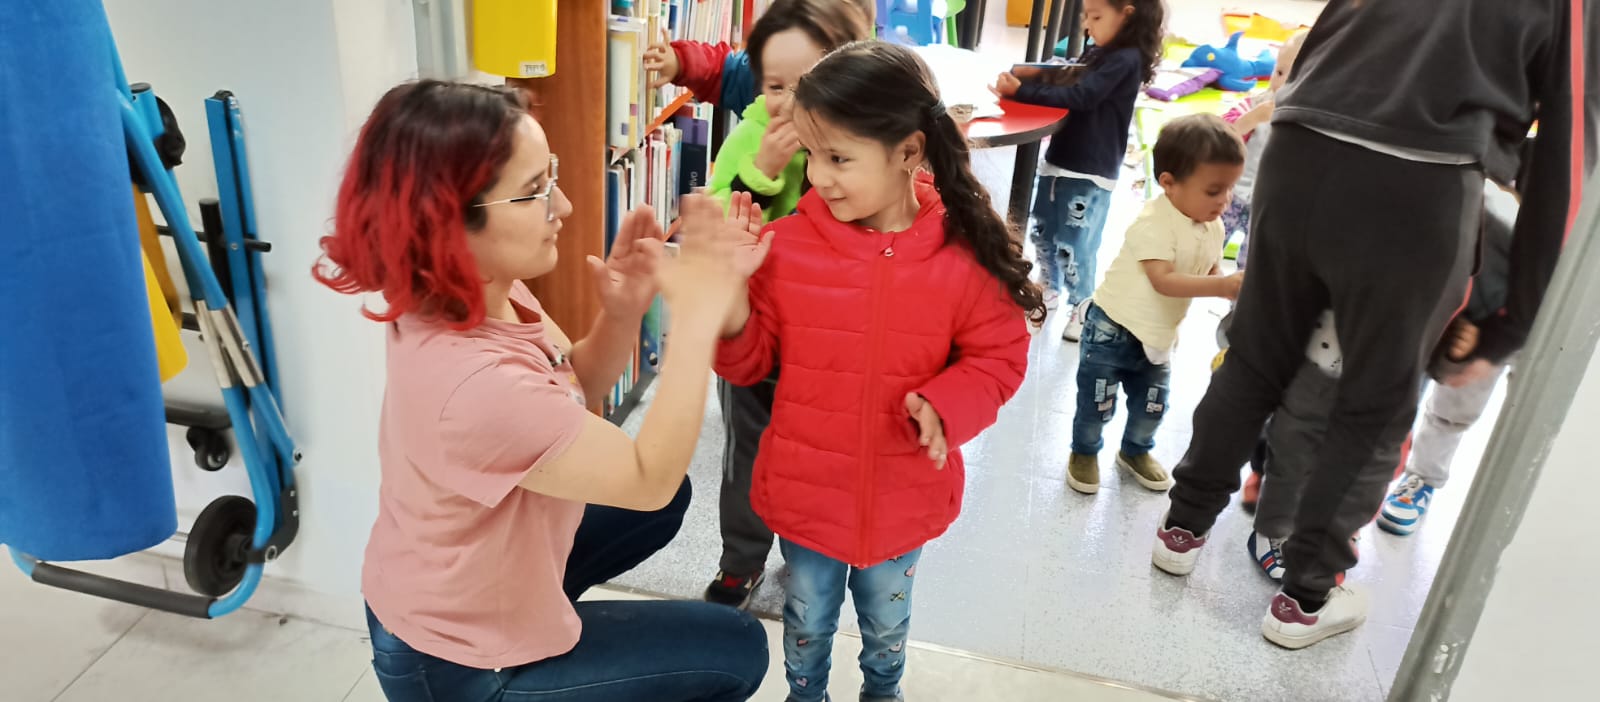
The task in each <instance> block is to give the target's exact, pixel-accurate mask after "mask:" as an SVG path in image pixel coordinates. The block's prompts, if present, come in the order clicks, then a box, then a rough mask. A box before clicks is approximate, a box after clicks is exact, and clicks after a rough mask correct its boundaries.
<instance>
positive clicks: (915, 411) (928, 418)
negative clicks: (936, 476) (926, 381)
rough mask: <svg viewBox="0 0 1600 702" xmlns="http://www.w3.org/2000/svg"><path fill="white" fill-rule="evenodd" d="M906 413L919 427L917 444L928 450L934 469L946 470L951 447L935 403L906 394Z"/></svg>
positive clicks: (915, 395) (912, 394) (918, 396)
mask: <svg viewBox="0 0 1600 702" xmlns="http://www.w3.org/2000/svg"><path fill="white" fill-rule="evenodd" d="M906 411H907V412H909V413H910V414H911V421H913V422H915V423H916V425H917V443H918V444H921V445H922V446H923V447H924V448H926V449H928V458H929V459H931V460H932V461H933V463H934V467H935V468H937V469H939V470H944V461H945V457H946V456H947V455H948V454H949V451H950V447H949V446H948V445H946V443H945V439H944V420H942V419H940V418H939V412H938V410H935V409H934V408H933V403H931V402H928V401H927V399H925V398H923V397H922V396H921V395H918V394H916V393H914V392H912V393H906Z"/></svg>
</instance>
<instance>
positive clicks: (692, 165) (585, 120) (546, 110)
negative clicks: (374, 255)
mask: <svg viewBox="0 0 1600 702" xmlns="http://www.w3.org/2000/svg"><path fill="white" fill-rule="evenodd" d="M766 4H767V3H766V2H764V1H761V0H634V1H632V2H628V1H625V0H618V1H617V2H612V0H561V3H560V10H559V13H560V14H559V16H558V19H557V25H558V29H559V32H558V36H559V39H558V41H557V44H556V67H557V68H556V72H555V73H554V74H553V75H551V76H549V77H545V78H507V79H506V82H507V84H509V85H513V86H516V87H518V88H520V89H522V90H523V91H525V92H527V93H528V95H529V97H530V102H531V104H532V105H533V112H534V116H535V117H536V118H538V120H539V123H540V124H541V125H542V126H543V127H544V129H545V132H546V134H547V135H548V137H549V140H550V145H551V148H552V150H553V151H555V152H556V153H558V154H559V155H560V156H561V171H562V172H561V188H562V190H563V191H564V192H565V193H566V194H567V197H568V199H570V200H571V201H572V208H573V209H572V214H571V215H570V216H569V217H568V218H567V220H566V225H565V226H564V227H563V228H562V236H561V239H560V241H559V242H558V243H557V247H558V250H559V252H560V263H559V264H557V267H556V270H555V271H553V272H552V273H550V274H548V275H546V276H544V277H542V278H539V279H537V280H531V281H527V282H528V285H529V287H530V289H532V290H533V293H534V295H536V296H538V298H539V301H540V302H541V303H542V304H543V305H544V307H545V309H546V311H548V312H549V314H550V315H551V316H552V318H554V319H556V320H557V321H558V322H560V323H561V325H562V327H563V328H564V329H566V330H567V332H568V334H569V335H570V336H572V337H573V338H575V339H576V338H582V337H583V336H586V335H587V334H588V333H589V331H590V327H591V326H592V324H593V322H594V319H595V316H596V315H597V314H599V312H600V301H599V298H598V296H597V294H596V293H595V290H594V281H592V280H590V277H589V272H588V269H587V267H586V266H585V265H584V259H585V258H586V257H588V256H599V257H602V258H603V257H604V256H605V255H606V252H607V250H608V246H609V242H610V240H611V237H612V236H614V234H615V231H616V226H617V224H618V222H619V221H620V219H621V216H622V215H624V214H626V213H627V212H628V211H629V210H632V209H633V208H635V207H637V206H638V205H639V204H644V203H648V204H650V205H652V206H653V207H655V209H656V211H657V213H658V217H659V218H660V221H661V224H662V228H663V229H664V230H667V231H671V225H672V220H673V219H674V218H675V217H676V209H677V202H678V198H679V196H680V194H681V193H682V192H686V191H687V190H688V189H689V188H690V187H693V186H699V185H703V184H704V183H706V182H707V180H708V177H709V170H710V157H711V155H712V153H711V143H710V141H711V133H710V132H711V125H712V123H713V122H715V121H716V119H715V116H714V114H713V111H712V109H711V108H710V106H708V105H700V104H696V103H693V102H691V101H688V100H687V99H685V98H684V96H683V94H682V91H681V89H676V88H670V87H669V88H666V89H661V90H650V89H649V88H648V86H647V80H648V78H647V76H645V74H644V71H643V67H642V53H643V51H644V49H645V48H647V47H648V45H649V43H650V41H651V39H652V38H657V37H660V36H661V35H662V33H663V32H665V33H666V34H668V35H669V36H670V37H671V38H673V39H697V40H702V41H709V42H713V43H715V42H728V43H730V44H738V43H740V41H741V39H742V37H743V32H742V27H743V26H744V24H745V23H746V22H748V21H750V20H748V19H746V18H749V17H752V16H754V13H755V11H757V10H759V9H760V8H762V7H764V6H765V5H766ZM709 97H711V98H712V99H715V97H716V96H709ZM619 129H621V130H622V132H619ZM663 316H664V311H663V310H662V309H661V306H660V301H659V300H658V301H657V305H656V308H655V309H654V310H653V311H652V316H647V318H646V322H645V325H644V329H643V333H642V334H641V349H640V353H639V359H638V362H637V363H636V364H635V367H634V368H633V369H632V370H631V371H630V372H629V373H628V374H626V375H625V376H624V378H623V382H622V383H621V384H619V387H618V388H617V389H616V391H614V392H613V393H611V395H610V396H609V397H604V398H590V410H591V411H594V412H596V413H598V414H601V415H602V416H605V417H606V418H607V419H609V420H611V421H612V422H614V423H616V424H619V425H620V424H621V423H622V422H623V421H625V420H626V418H627V416H628V414H629V413H631V412H632V411H633V410H634V409H635V408H637V407H638V405H639V402H640V400H641V399H642V398H643V396H644V393H645V391H646V390H648V389H649V387H650V384H651V383H652V382H653V381H654V379H655V373H654V363H655V362H658V361H659V359H660V354H661V345H662V337H661V332H662V331H663V330H664V328H665V320H664V319H663Z"/></svg>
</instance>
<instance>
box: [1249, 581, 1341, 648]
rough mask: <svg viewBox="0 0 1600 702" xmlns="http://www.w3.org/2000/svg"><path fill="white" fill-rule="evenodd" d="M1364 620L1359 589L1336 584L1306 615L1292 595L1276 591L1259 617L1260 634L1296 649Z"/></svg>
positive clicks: (1280, 644) (1336, 634)
mask: <svg viewBox="0 0 1600 702" xmlns="http://www.w3.org/2000/svg"><path fill="white" fill-rule="evenodd" d="M1366 621H1367V596H1366V595H1365V594H1364V593H1362V592H1361V591H1359V590H1356V589H1354V588H1350V587H1345V586H1343V585H1341V586H1339V587H1336V588H1334V589H1333V591H1332V592H1329V593H1328V601H1327V602H1325V603H1323V605H1322V609H1319V610H1317V611H1315V612H1312V613H1310V614H1307V613H1306V612H1305V610H1304V609H1302V608H1301V607H1300V603H1299V602H1298V601H1296V600H1295V599H1294V598H1293V597H1290V596H1288V595H1285V594H1283V593H1282V592H1279V593H1278V595H1277V596H1276V597H1274V598H1272V605H1271V606H1270V607H1268V608H1267V615H1266V616H1265V617H1262V619H1261V635H1262V636H1265V637H1267V640H1268V641H1271V642H1272V643H1275V644H1277V645H1279V646H1282V647H1284V648H1287V649H1290V650H1299V649H1302V648H1305V647H1307V646H1310V645H1312V644H1315V643H1318V642H1320V641H1322V640H1324V639H1327V638H1330V637H1333V636H1338V635H1339V634H1343V633H1345V632H1347V631H1352V630H1354V629H1355V628H1356V627H1359V626H1361V625H1362V624H1365V623H1366Z"/></svg>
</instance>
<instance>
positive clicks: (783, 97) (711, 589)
mask: <svg viewBox="0 0 1600 702" xmlns="http://www.w3.org/2000/svg"><path fill="white" fill-rule="evenodd" d="M871 24H872V22H871V19H870V17H868V16H867V15H865V14H864V13H863V12H862V10H861V8H860V6H859V5H858V4H857V3H855V2H846V1H845V0H777V1H776V2H774V3H772V5H771V6H770V7H768V8H767V12H766V14H764V15H762V16H761V19H759V20H757V21H756V25H755V27H754V28H753V29H752V30H751V31H750V39H749V41H748V42H747V44H746V47H747V51H748V54H749V56H750V72H751V75H752V76H754V77H755V80H756V88H757V89H758V90H759V92H760V96H759V97H757V98H756V99H755V102H752V103H750V106H749V107H747V108H745V110H744V115H743V118H742V121H740V122H739V126H737V127H735V128H734V129H733V132H732V133H730V134H729V135H728V138H727V140H726V141H724V142H723V144H722V148H721V149H719V150H718V151H717V158H716V162H715V163H714V164H713V165H712V167H711V194H712V196H713V197H716V198H718V199H720V200H722V202H723V204H724V205H726V204H727V202H728V199H729V197H730V196H731V195H732V194H733V193H734V192H738V191H743V192H748V193H750V195H751V197H752V199H754V201H755V203H756V204H757V205H760V206H761V216H762V219H763V220H764V221H765V222H770V221H772V220H774V219H778V218H781V217H786V216H788V215H790V214H793V213H794V208H795V205H796V204H797V203H799V202H800V196H801V195H803V194H805V191H806V190H807V189H808V188H809V184H808V183H807V182H806V154H805V152H804V151H802V150H801V149H800V138H799V136H798V135H797V134H796V133H795V129H794V124H793V123H792V122H791V121H790V107H789V106H790V103H791V95H792V93H793V91H794V87H795V85H796V84H797V83H799V82H800V76H802V75H805V74H806V73H807V72H809V71H810V70H811V67H812V66H814V65H816V63H817V62H818V61H820V60H822V57H823V55H824V54H827V53H828V52H830V51H832V50H834V49H837V48H839V47H841V46H844V45H845V44H848V43H850V42H852V41H859V40H862V39H865V38H866V37H867V36H869V35H870V34H871ZM776 381H777V374H776V371H774V374H773V375H772V377H770V378H768V379H766V380H765V381H763V382H761V383H758V384H757V385H755V386H754V387H737V386H733V385H730V384H729V383H728V382H727V381H725V380H720V381H718V384H717V391H718V395H719V397H720V398H721V399H722V417H723V427H724V429H726V431H727V443H726V444H725V445H724V446H723V459H722V494H721V497H720V498H719V512H720V519H721V529H722V559H721V563H720V564H719V570H720V572H718V573H717V577H716V578H715V579H714V580H712V581H711V585H710V586H708V587H707V588H706V599H707V600H709V601H711V602H720V603H723V604H727V605H730V606H733V607H739V608H741V609H742V608H744V607H747V606H749V604H750V598H751V597H752V596H753V595H754V594H755V591H756V588H758V587H760V586H761V581H762V578H763V576H764V575H765V573H766V567H767V555H768V554H769V553H770V552H771V551H772V531H771V530H769V529H767V525H766V523H765V522H763V521H761V517H759V516H757V515H756V513H755V510H753V509H751V507H750V482H751V475H752V473H753V472H754V470H755V460H756V449H757V447H758V446H759V445H760V443H761V435H762V433H764V432H765V431H766V429H767V424H768V423H769V422H771V420H772V399H773V392H774V391H775V389H776V387H777V385H776Z"/></svg>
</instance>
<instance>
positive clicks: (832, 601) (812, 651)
mask: <svg viewBox="0 0 1600 702" xmlns="http://www.w3.org/2000/svg"><path fill="white" fill-rule="evenodd" d="M778 547H779V548H780V549H781V550H782V551H783V560H784V561H786V562H787V563H788V564H789V582H788V584H787V587H788V599H787V600H786V601H785V602H784V604H783V661H784V665H783V670H784V674H785V675H786V676H787V677H788V678H789V700H790V702H817V701H818V700H822V699H826V697H827V691H828V671H829V668H831V667H832V664H833V634H834V632H836V631H838V630H839V606H840V605H842V604H844V590H845V586H846V585H849V587H850V593H851V594H852V595H853V596H854V598H855V600H854V601H855V605H856V616H857V617H859V622H860V625H861V658H860V662H861V676H862V678H863V680H864V682H863V684H862V686H861V699H863V700H877V699H883V700H893V699H895V698H896V696H898V695H899V694H900V677H901V676H902V675H904V674H905V667H906V639H907V638H908V637H909V636H910V633H911V585H912V583H914V582H915V580H916V577H915V576H916V573H917V559H918V558H920V557H921V555H922V549H920V548H919V549H917V550H915V551H912V552H910V553H907V554H906V555H904V556H899V557H897V558H891V559H889V560H887V561H884V562H882V563H879V564H878V565H875V566H872V567H870V568H854V567H851V566H849V565H846V564H844V563H841V562H839V561H836V560H833V559H832V558H829V557H827V556H824V555H822V554H820V553H817V552H816V551H812V550H811V549H808V548H806V547H804V546H800V545H798V544H795V543H793V542H791V541H789V540H788V539H779V540H778Z"/></svg>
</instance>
